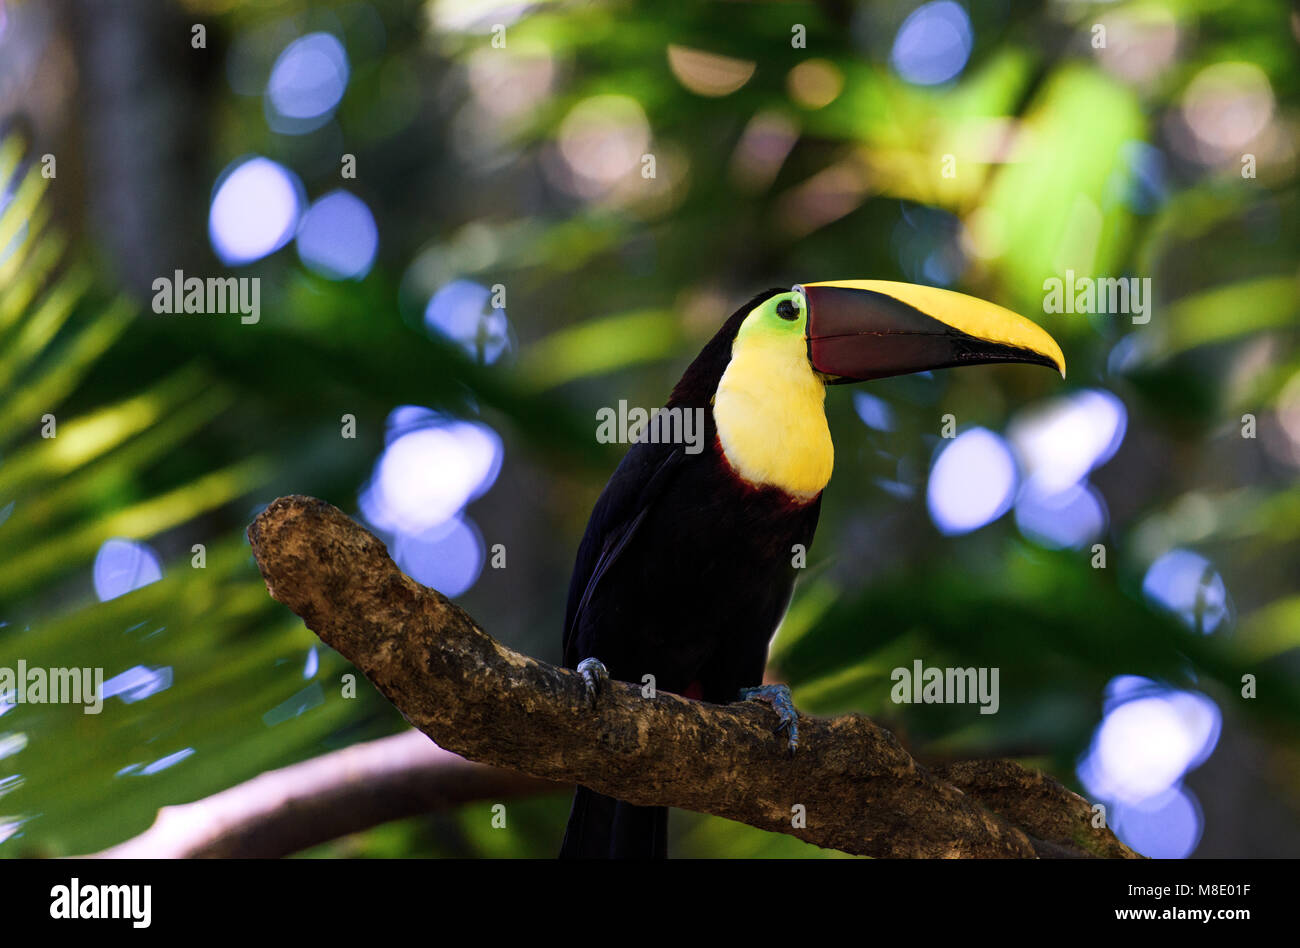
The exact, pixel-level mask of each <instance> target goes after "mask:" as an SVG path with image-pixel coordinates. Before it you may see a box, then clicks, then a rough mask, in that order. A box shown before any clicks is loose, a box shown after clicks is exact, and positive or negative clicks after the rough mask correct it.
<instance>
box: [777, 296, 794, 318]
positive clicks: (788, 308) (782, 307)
mask: <svg viewBox="0 0 1300 948" xmlns="http://www.w3.org/2000/svg"><path fill="white" fill-rule="evenodd" d="M776 315H778V316H780V317H781V318H782V319H786V320H789V321H790V322H794V321H795V320H796V319H798V318H799V308H798V307H797V306H795V305H794V300H781V302H779V303H777V304H776Z"/></svg>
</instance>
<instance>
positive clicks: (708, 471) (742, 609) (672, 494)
mask: <svg viewBox="0 0 1300 948" xmlns="http://www.w3.org/2000/svg"><path fill="white" fill-rule="evenodd" d="M780 292H782V291H781V290H769V291H767V292H765V293H761V294H759V295H758V296H757V297H755V298H754V299H753V300H751V301H750V302H749V303H747V304H746V305H744V306H742V307H741V308H740V309H739V310H737V311H736V313H735V314H733V315H732V316H731V317H730V318H729V319H728V320H727V321H726V322H725V323H724V324H723V326H722V328H721V329H719V330H718V332H717V334H716V335H715V336H714V337H713V339H712V340H711V341H710V342H709V343H708V344H707V345H706V346H705V347H704V349H703V351H701V353H700V354H699V356H697V357H696V359H695V361H694V362H692V363H691V365H690V367H689V368H687V370H686V372H685V374H683V376H682V378H681V380H680V381H679V382H678V383H677V385H676V387H675V388H674V389H673V392H672V396H671V398H670V399H669V401H668V404H667V406H666V407H668V408H675V407H677V408H683V409H695V408H702V409H703V410H704V412H703V417H704V423H705V431H704V448H703V450H702V451H701V452H700V453H698V454H694V455H692V454H689V453H687V451H686V450H685V445H682V444H655V443H651V442H649V441H640V442H637V443H635V444H633V445H632V447H631V448H630V449H629V450H628V452H627V454H626V455H625V456H624V458H623V461H622V462H621V463H620V464H619V466H618V469H617V470H616V471H615V472H614V475H613V476H612V477H611V478H610V480H609V483H608V484H607V485H606V486H605V490H604V491H603V492H602V493H601V495H600V498H599V500H598V501H597V502H596V506H595V509H594V510H593V511H592V514H591V519H590V520H589V522H588V524H587V531H586V534H585V535H584V537H583V539H582V543H581V545H580V546H579V548H578V555H577V561H576V563H575V565H574V570H573V578H572V580H571V582H570V586H569V601H568V608H567V610H566V615H565V633H564V663H565V665H566V666H567V667H569V668H576V667H577V664H578V663H579V662H580V661H582V660H583V659H585V658H590V657H595V658H598V659H600V661H601V662H603V663H604V665H605V666H606V668H607V669H608V670H609V674H610V676H611V677H612V678H614V679H617V680H621V681H631V682H634V683H638V684H639V683H641V682H642V676H644V675H647V674H650V675H653V676H654V679H655V687H656V688H657V689H658V690H663V691H671V692H676V693H679V694H687V695H689V696H691V697H699V698H703V699H704V700H706V701H712V702H730V701H734V700H736V699H737V697H738V692H739V690H740V689H741V688H743V687H748V686H754V685H758V684H761V682H762V679H763V669H764V666H765V664H766V661H767V649H768V644H769V642H770V640H771V638H772V634H773V633H774V632H775V630H776V627H777V625H778V623H779V622H780V620H781V617H782V616H783V614H784V613H785V610H786V608H787V606H788V605H789V602H790V596H791V592H792V590H793V587H794V581H795V577H796V573H797V570H796V568H795V566H794V564H793V561H794V552H793V550H794V547H795V545H796V544H802V545H803V547H804V548H805V549H807V548H808V547H809V546H810V545H811V543H812V539H813V533H814V531H815V530H816V527H817V517H818V513H819V511H820V507H821V495H820V494H818V495H817V497H816V498H814V499H813V500H811V501H807V502H801V501H798V500H796V499H795V498H793V497H791V496H790V495H788V494H786V493H784V492H783V491H781V490H779V489H776V488H773V487H754V486H752V485H750V484H747V483H746V482H744V481H743V480H741V479H740V478H739V477H738V476H737V474H736V473H735V472H734V471H733V470H732V469H731V467H730V466H729V464H728V463H727V460H726V458H725V456H724V455H723V452H722V448H721V445H720V443H719V441H718V437H717V427H716V424H715V422H714V419H713V412H712V401H713V397H714V393H715V392H716V390H717V388H718V383H719V381H720V379H721V378H722V374H723V372H724V371H725V370H726V368H727V364H728V362H729V361H730V358H731V343H732V340H733V339H734V338H735V336H736V333H737V331H738V330H739V328H740V324H741V323H742V322H743V321H744V319H745V317H746V315H748V314H749V313H750V311H751V310H753V309H754V307H756V306H758V305H759V304H760V303H761V302H763V301H764V300H766V299H768V298H770V297H771V296H773V295H776V294H777V293H780ZM666 832H667V811H666V810H665V809H663V808H662V807H633V806H630V805H629V804H625V803H621V802H617V801H613V800H611V799H610V798H608V797H604V796H601V795H600V794H596V793H594V792H592V791H589V790H587V789H586V788H580V789H579V791H578V793H577V795H576V797H575V799H574V805H573V810H572V813H571V814H570V818H569V825H568V829H567V831H566V834H565V841H564V844H563V847H562V850H561V855H563V856H593V857H594V856H601V857H608V856H633V857H635V856H662V855H664V850H665V841H666Z"/></svg>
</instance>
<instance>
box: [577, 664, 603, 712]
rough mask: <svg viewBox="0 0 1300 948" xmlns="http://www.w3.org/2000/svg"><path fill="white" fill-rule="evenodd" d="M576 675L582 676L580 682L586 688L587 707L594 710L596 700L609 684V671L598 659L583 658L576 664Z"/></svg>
mask: <svg viewBox="0 0 1300 948" xmlns="http://www.w3.org/2000/svg"><path fill="white" fill-rule="evenodd" d="M578 674H579V675H581V676H582V682H583V684H584V685H586V686H587V707H589V708H594V707H595V706H596V699H597V698H599V697H600V695H601V692H603V691H604V690H605V685H606V684H608V683H609V669H607V668H606V667H605V665H604V663H602V662H601V660H600V659H599V658H584V659H583V660H582V661H580V662H578Z"/></svg>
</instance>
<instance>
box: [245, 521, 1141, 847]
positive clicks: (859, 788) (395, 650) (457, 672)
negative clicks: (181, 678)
mask: <svg viewBox="0 0 1300 948" xmlns="http://www.w3.org/2000/svg"><path fill="white" fill-rule="evenodd" d="M248 537H249V541H250V542H251V543H252V547H253V555H254V556H255V557H256V559H257V562H258V566H259V567H260V568H261V571H262V575H263V577H264V578H265V580H266V586H267V589H268V590H269V591H270V593H271V595H272V597H274V598H275V599H277V600H279V601H280V602H282V603H284V604H285V605H286V606H288V607H289V608H290V609H292V610H293V611H294V612H295V613H297V614H298V615H299V616H301V617H302V619H303V620H304V621H305V622H306V623H307V626H308V628H310V629H312V630H313V631H314V632H315V633H316V634H317V635H318V636H320V638H321V641H323V642H325V643H326V644H327V645H329V646H330V647H332V648H334V649H335V650H337V651H338V652H340V653H342V655H343V656H344V657H345V658H347V659H348V660H349V661H351V662H352V663H353V664H354V665H356V666H357V668H359V669H360V670H361V671H362V672H363V673H364V674H365V675H366V677H368V678H369V679H370V680H371V681H372V682H373V683H374V684H375V686H376V687H377V688H378V689H379V690H380V691H381V692H382V693H383V694H384V695H386V696H387V697H388V699H389V700H390V701H392V702H393V704H395V705H396V706H397V708H398V710H400V711H401V712H402V714H403V715H404V716H405V717H406V719H407V720H408V721H410V722H411V723H412V724H413V725H415V727H417V728H418V729H420V730H421V731H423V732H424V733H425V734H427V735H428V736H429V737H431V738H432V739H433V740H434V741H436V742H437V743H438V744H439V745H441V746H442V747H445V748H447V749H448V750H451V751H454V752H456V753H458V754H461V755H463V756H464V757H467V758H469V759H471V760H478V761H482V762H484V763H490V764H494V765H496V766H499V767H505V768H508V769H511V770H515V771H519V772H521V773H525V774H529V775H532V776H535V777H540V778H543V779H546V780H554V781H563V782H566V783H580V784H583V785H585V786H588V787H591V788H592V789H593V790H597V791H599V792H601V793H605V794H608V795H610V796H614V797H617V798H619V799H621V800H627V801H628V802H630V803H636V804H642V805H663V806H675V807H681V808H683V809H688V810H697V811H700V812H702V813H712V814H715V815H717V816H722V817H726V818H727V819H732V820H738V821H740V822H742V823H748V824H750V825H752V826H757V827H760V828H762V829H766V830H771V831H773V832H778V833H788V834H790V835H792V836H797V837H798V838H800V839H803V840H806V841H808V842H811V843H815V844H817V845H819V846H827V847H832V848H835V849H840V850H843V851H845V852H849V853H857V854H863V855H871V856H898V857H930V856H944V857H974V856H1015V857H1034V856H1065V855H1080V856H1082V855H1099V856H1122V857H1129V858H1133V857H1135V854H1134V853H1133V852H1132V851H1131V850H1129V849H1128V848H1127V847H1125V846H1124V845H1123V844H1122V843H1120V842H1119V841H1118V840H1117V839H1116V838H1115V837H1114V835H1113V834H1111V832H1110V831H1109V830H1107V829H1097V828H1094V827H1093V826H1092V823H1091V816H1092V814H1091V810H1090V808H1089V806H1088V803H1087V801H1085V800H1084V799H1082V798H1081V797H1079V796H1077V795H1076V794H1073V793H1071V792H1070V791H1069V790H1067V789H1066V788H1065V787H1063V786H1062V785H1061V784H1059V783H1058V782H1056V781H1055V780H1052V779H1051V778H1050V777H1046V776H1043V775H1041V774H1038V773H1035V772H1032V771H1028V770H1025V769H1024V768H1022V767H1020V766H1018V765H1016V764H1014V763H1011V762H1009V761H971V762H966V763H962V764H957V765H953V766H951V767H949V768H947V769H946V771H944V777H943V779H941V778H940V776H938V775H937V774H935V773H932V772H930V771H929V770H927V769H926V768H924V767H922V766H921V765H920V764H918V763H917V762H916V761H914V760H913V759H912V758H911V757H910V756H909V755H908V754H907V752H906V751H904V750H903V748H902V747H901V746H900V745H899V743H898V741H897V740H896V739H895V738H894V736H893V735H892V734H890V733H889V732H888V731H885V730H884V729H882V728H880V727H878V726H876V725H875V724H873V723H872V722H871V721H869V720H867V719H866V718H864V717H862V716H860V715H846V716H844V717H838V718H833V719H823V718H805V719H803V720H801V722H800V728H799V730H800V735H801V743H800V747H799V751H798V753H797V754H795V755H793V756H790V755H788V754H787V753H786V752H785V743H784V741H782V740H780V739H778V738H777V737H775V736H774V734H773V725H774V717H773V714H772V712H771V711H770V709H768V708H766V707H764V706H761V705H758V704H755V703H741V704H732V705H725V706H723V705H713V704H706V703H704V702H700V701H691V700H688V699H686V698H682V697H679V696H677V695H674V694H669V693H667V692H659V693H658V694H657V695H656V696H655V697H654V698H651V699H646V698H643V697H642V696H641V691H640V689H639V688H636V687H633V686H632V685H629V684H626V683H623V682H612V683H611V686H610V688H609V689H608V690H607V691H606V692H605V693H604V694H603V695H602V696H601V700H600V702H599V705H598V707H596V708H595V709H590V708H588V707H587V706H586V705H585V703H584V687H583V682H582V679H581V678H580V677H579V676H578V675H576V674H574V673H573V672H570V671H568V670H567V669H562V668H557V667H555V666H553V665H548V664H546V663H544V662H538V661H536V660H534V659H531V658H529V657H527V656H525V655H521V654H519V653H518V652H515V651H513V650H511V649H509V648H506V647H505V646H503V645H501V644H499V643H497V642H496V641H494V640H493V639H492V638H491V637H489V636H488V635H487V634H486V633H485V632H483V631H482V630H481V629H480V628H478V626H477V625H475V623H474V621H473V620H472V619H471V618H470V617H469V616H468V615H467V614H466V613H465V612H463V611H462V610H461V609H460V608H458V607H457V606H456V605H455V604H454V603H452V602H451V601H449V600H448V599H446V598H445V597H444V596H442V595H441V594H440V593H438V592H437V591H435V590H432V589H427V588H425V587H424V586H421V585H420V584H419V583H416V582H415V581H414V580H412V579H410V578H409V577H407V576H405V575H403V574H402V572H401V571H400V570H399V569H398V568H397V566H396V565H395V564H394V563H393V561H392V560H391V559H390V558H389V556H388V552H387V550H386V549H385V547H384V545H383V543H381V542H380V541H379V540H378V539H377V538H375V537H374V536H373V535H371V534H370V533H369V532H367V531H366V530H364V529H363V528H362V527H360V526H358V525H357V524H356V523H354V522H353V521H351V520H349V519H348V518H347V517H346V516H344V514H343V513H342V512H341V511H339V510H338V509H337V508H335V507H332V506H330V505H329V504H327V503H325V502H323V501H320V500H315V499H313V498H310V497H300V496H290V497H282V498H280V499H279V500H277V501H275V502H274V503H272V504H271V505H270V506H269V507H267V509H266V510H265V511H263V512H262V513H261V514H260V515H259V516H258V517H257V519H256V520H255V521H254V522H253V524H252V525H251V526H250V527H249V529H248ZM800 806H801V807H802V808H803V812H804V813H805V814H806V822H805V823H804V824H802V825H797V826H796V825H792V823H798V821H797V820H793V819H792V815H793V814H794V813H796V812H797V811H796V809H795V808H796V807H800ZM557 835H558V834H557Z"/></svg>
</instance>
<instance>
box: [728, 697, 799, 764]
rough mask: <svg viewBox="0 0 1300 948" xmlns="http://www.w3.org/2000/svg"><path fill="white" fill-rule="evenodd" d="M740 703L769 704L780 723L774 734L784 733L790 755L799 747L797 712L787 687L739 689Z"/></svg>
mask: <svg viewBox="0 0 1300 948" xmlns="http://www.w3.org/2000/svg"><path fill="white" fill-rule="evenodd" d="M740 700H741V701H762V702H764V703H765V704H770V705H771V706H772V710H773V711H775V712H776V714H777V717H779V718H780V719H781V723H780V724H778V725H777V726H776V733H778V734H780V733H781V732H782V731H785V732H786V735H787V737H788V738H789V744H790V753H791V754H793V753H794V752H795V750H797V749H798V747H799V712H798V711H796V710H795V707H794V699H793V698H791V697H790V686H789V685H759V686H758V687H757V688H741V689H740Z"/></svg>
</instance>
